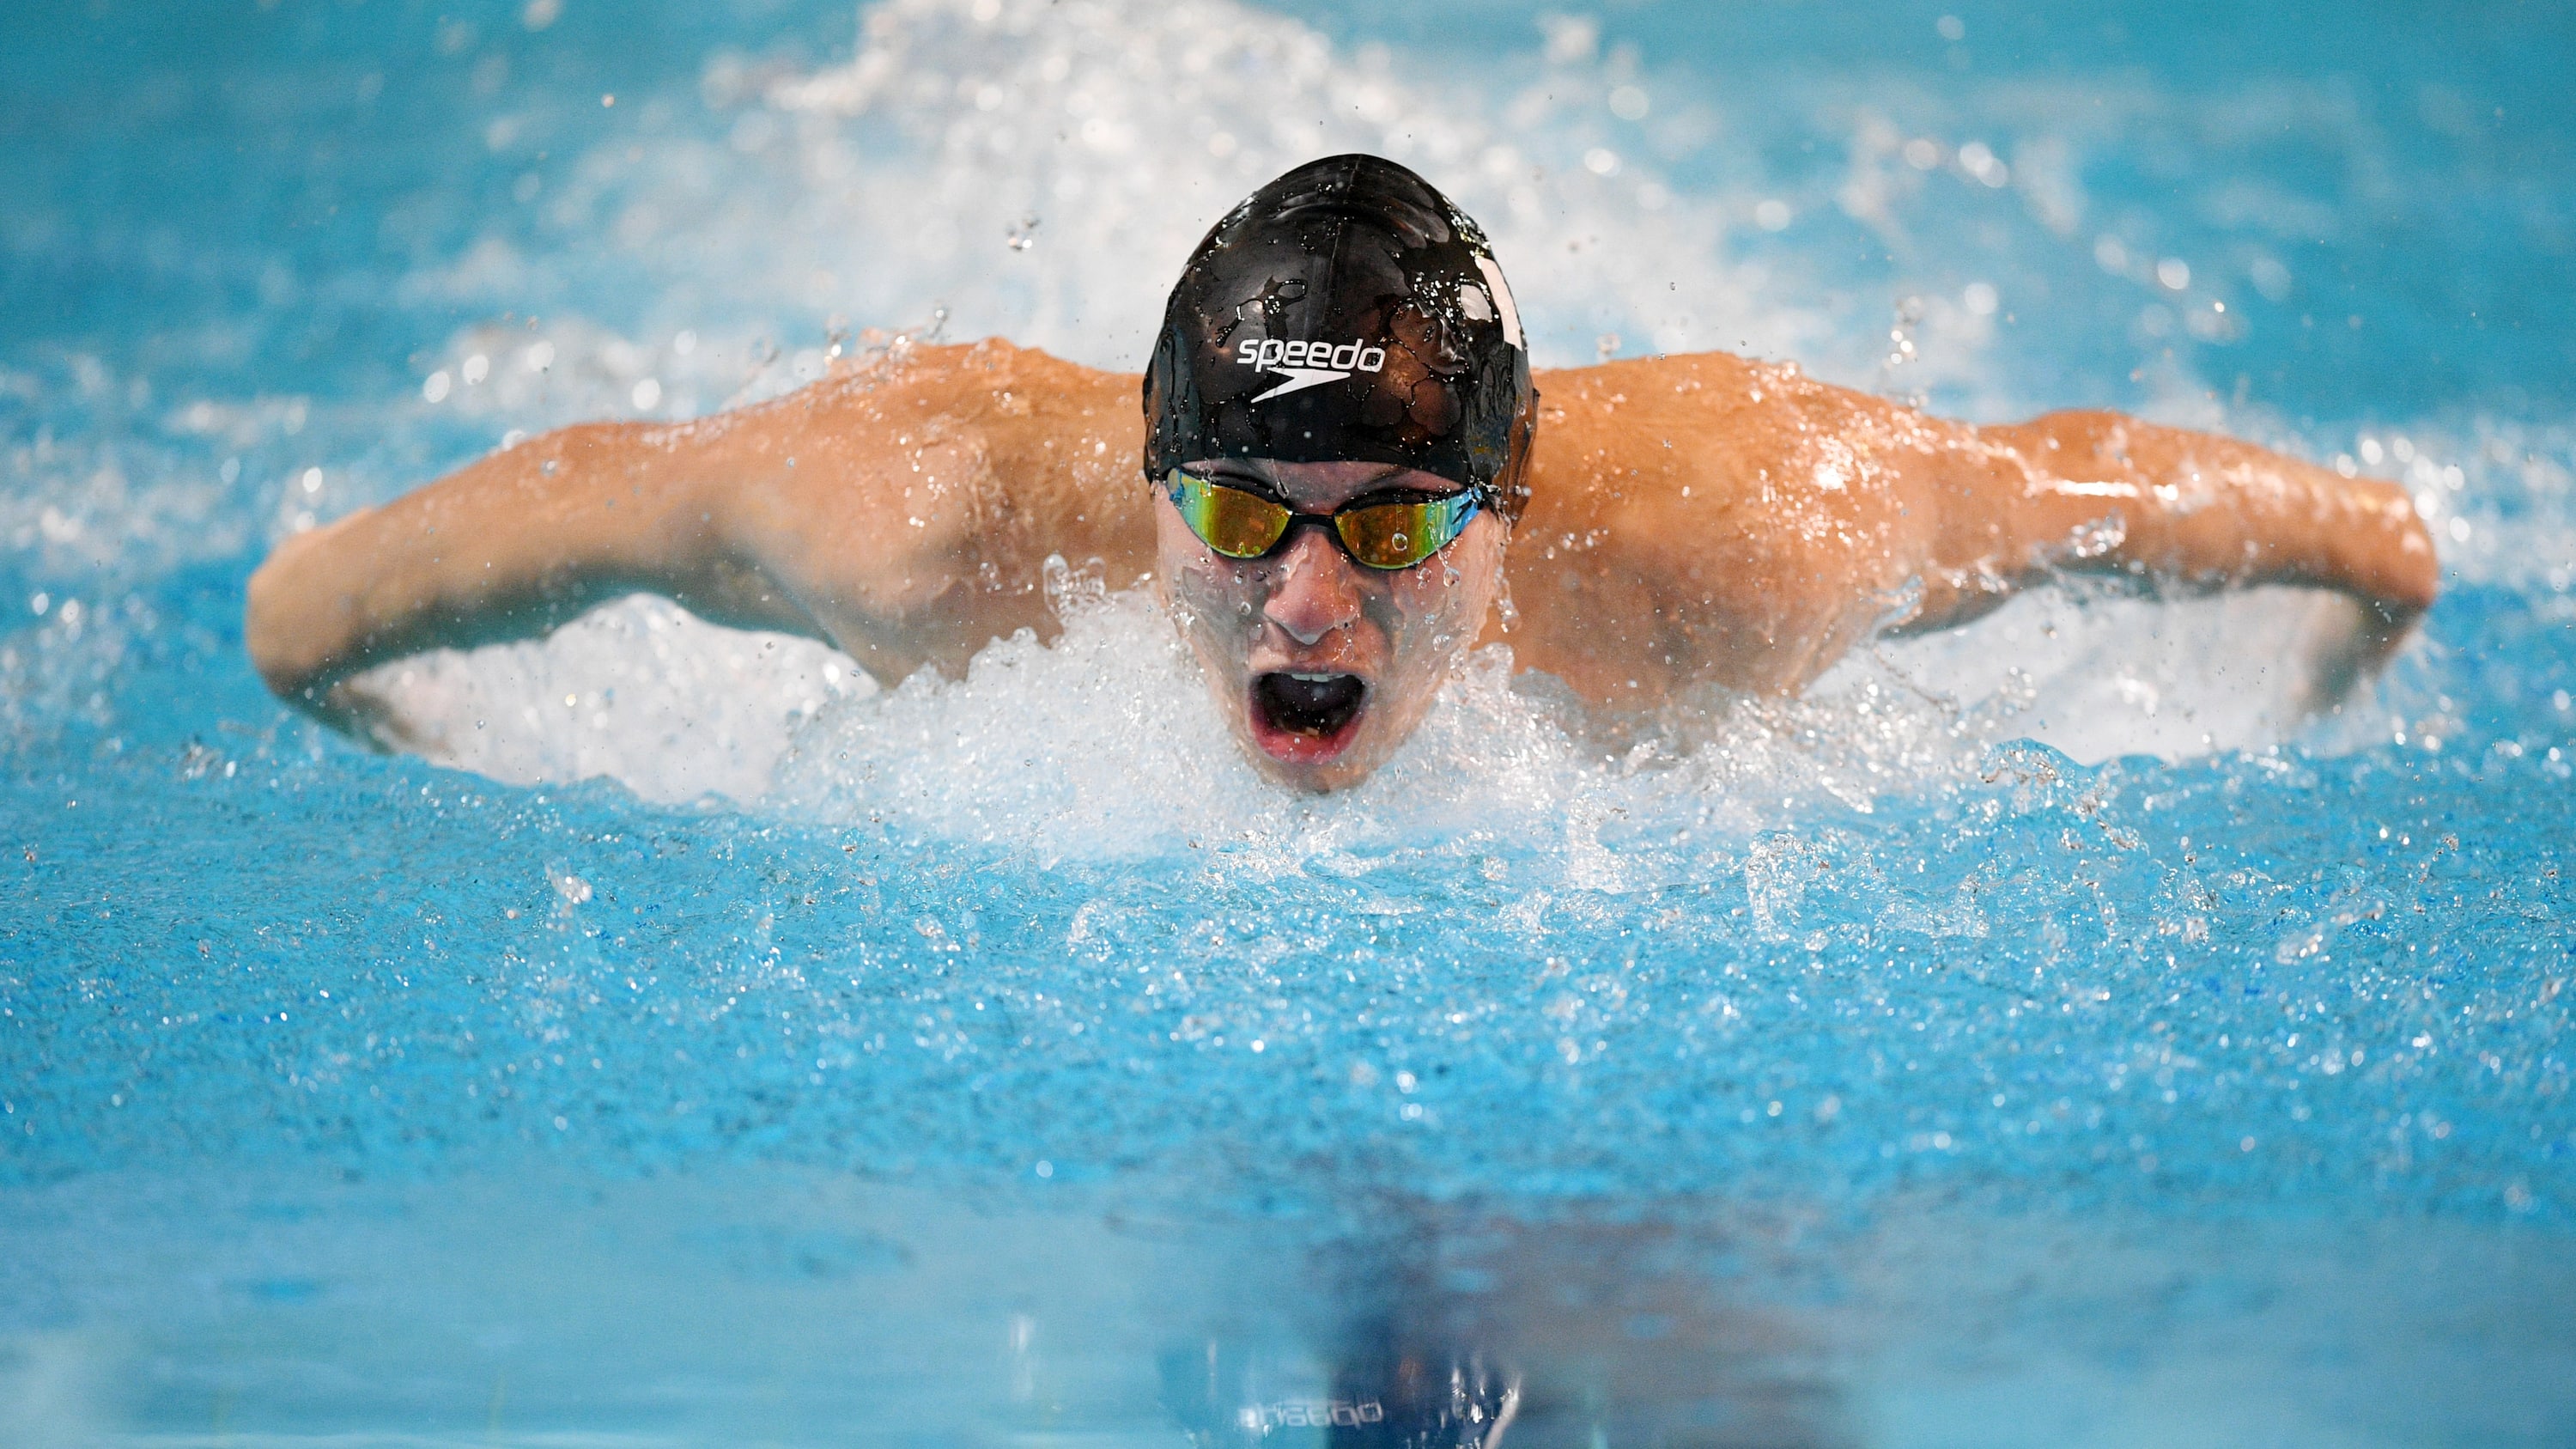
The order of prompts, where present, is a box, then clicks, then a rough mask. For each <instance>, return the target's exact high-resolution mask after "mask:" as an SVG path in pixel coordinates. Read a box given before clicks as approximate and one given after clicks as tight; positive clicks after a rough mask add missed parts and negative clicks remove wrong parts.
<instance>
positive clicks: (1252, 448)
mask: <svg viewBox="0 0 2576 1449" xmlns="http://www.w3.org/2000/svg"><path fill="white" fill-rule="evenodd" d="M1537 429H1538V391H1537V389H1535V388H1533V387H1532V386H1530V371H1529V346H1528V343H1527V341H1526V340H1525V339H1524V338H1523V337H1522V335H1521V321H1520V313H1519V311H1518V309H1516V308H1515V307H1514V306H1513V305H1512V294H1511V289H1510V288H1508V287H1506V286H1505V285H1503V273H1502V269H1501V268H1500V267H1497V266H1495V265H1494V253H1493V249H1492V248H1491V247H1490V246H1488V245H1487V244H1486V242H1485V234H1484V233H1483V232H1482V231H1481V230H1479V229H1478V228H1477V226H1476V223H1475V222H1473V221H1471V220H1469V219H1468V218H1467V216H1466V215H1465V214H1464V213H1462V212H1460V211H1459V210H1458V208H1457V207H1455V206H1453V205H1451V204H1450V202H1449V198H1447V197H1445V196H1443V195H1441V194H1440V193H1439V192H1438V191H1437V190H1435V189H1433V187H1432V185H1431V183H1429V182H1427V181H1425V180H1423V179H1422V178H1421V177H1419V176H1416V175H1414V174H1413V173H1412V172H1411V171H1408V170H1406V169H1405V168H1403V167H1401V166H1398V165H1396V164H1395V163H1394V162H1392V161H1388V160H1384V159H1382V158H1380V157H1376V156H1334V157H1331V158H1328V159H1326V160H1322V161H1310V162H1308V163H1306V164H1305V165H1303V166H1300V167H1298V168H1297V169H1296V170H1294V171H1291V172H1289V173H1288V174H1287V175H1285V176H1282V177H1280V178H1279V179H1278V180H1276V181H1273V182H1271V183H1270V184H1269V185H1267V186H1264V187H1262V188H1261V189H1260V190H1259V191H1256V192H1254V193H1252V195H1251V196H1249V197H1247V198H1245V199H1244V201H1243V202H1242V204H1241V205H1238V206H1237V207H1235V209H1234V210H1233V211H1231V212H1229V213H1227V215H1226V217H1225V219H1224V220H1223V221H1220V222H1218V223H1217V224H1216V227H1215V229H1214V230H1212V231H1210V232H1209V233H1208V234H1207V238H1206V240H1204V241H1201V242H1200V243H1199V247H1198V250H1197V251H1196V252H1194V253H1192V254H1191V256H1190V261H1189V265H1188V266H1187V267H1186V268H1184V269H1183V270H1182V272H1181V280H1180V283H1179V285H1177V286H1175V287H1173V288H1172V299H1171V301H1170V303H1169V304H1168V305H1167V306H1166V307H1165V308H1164V311H1163V330H1162V335H1161V336H1160V337H1159V338H1157V339H1156V341H1155V344H1154V360H1153V363H1152V365H1151V366H1149V367H1148V368H1147V369H1146V371H1145V475H1146V476H1147V477H1149V478H1157V479H1159V478H1161V477H1162V476H1164V474H1165V473H1166V472H1168V471H1169V470H1170V469H1173V468H1176V467H1179V466H1181V465H1183V464H1185V463H1193V462H1199V461H1202V460H1205V459H1210V458H1269V459H1274V460H1276V461H1279V462H1283V463H1328V462H1342V461H1351V462H1363V463H1394V464H1398V465H1401V466H1403V467H1407V468H1419V469H1421V470H1422V471H1423V472H1426V473H1431V474H1436V475H1437V476H1439V477H1443V478H1448V479H1453V480H1455V481H1457V482H1460V483H1464V484H1466V485H1468V486H1469V487H1472V488H1477V489H1481V490H1483V491H1484V492H1485V493H1486V494H1487V495H1488V496H1489V497H1490V499H1491V500H1492V503H1493V505H1494V506H1495V507H1496V508H1497V509H1499V510H1500V511H1501V512H1502V513H1503V515H1504V517H1505V518H1506V519H1510V518H1516V517H1518V516H1519V514H1520V509H1521V503H1522V500H1523V499H1524V498H1525V497H1526V496H1527V492H1528V490H1527V488H1526V487H1525V486H1524V484H1523V482H1522V475H1523V474H1524V473H1525V472H1526V470H1527V468H1528V464H1529V451H1530V442H1531V439H1532V438H1533V437H1534V436H1535V435H1536V432H1537Z"/></svg>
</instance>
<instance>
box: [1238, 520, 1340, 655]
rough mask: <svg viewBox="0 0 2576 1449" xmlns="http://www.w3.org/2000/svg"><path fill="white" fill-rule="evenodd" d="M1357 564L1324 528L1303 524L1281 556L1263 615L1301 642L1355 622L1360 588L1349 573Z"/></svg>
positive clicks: (1309, 640)
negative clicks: (1334, 544)
mask: <svg viewBox="0 0 2576 1449" xmlns="http://www.w3.org/2000/svg"><path fill="white" fill-rule="evenodd" d="M1354 567H1356V565H1354V564H1352V562H1351V561H1350V560H1349V559H1347V558H1345V557H1343V556H1342V551H1341V550H1340V549H1338V548H1336V547H1334V546H1333V541H1332V540H1331V539H1329V538H1326V537H1325V536H1324V531H1323V530H1322V529H1320V528H1301V529H1299V530H1298V531H1297V536H1296V537H1295V538H1293V539H1291V540H1289V542H1288V548H1287V551H1286V553H1285V554H1283V555H1282V556H1281V558H1280V561H1279V572H1278V573H1277V574H1276V575H1275V576H1274V577H1275V578H1276V579H1277V582H1276V583H1275V584H1273V585H1272V586H1271V590H1270V598H1269V601H1268V602H1266V603H1264V604H1263V605H1262V606H1261V616H1262V617H1263V618H1265V619H1268V620H1269V621H1270V622H1271V623H1273V624H1276V625H1278V626H1279V627H1280V628H1281V629H1282V630H1284V631H1286V633H1287V635H1288V637H1289V638H1291V639H1294V640H1296V641H1297V642H1298V644H1300V645H1301V646H1302V645H1311V644H1313V643H1315V642H1316V641H1317V640H1319V639H1321V638H1323V637H1324V636H1325V635H1327V634H1330V633H1332V632H1333V631H1334V630H1335V629H1340V628H1345V627H1347V626H1349V625H1351V624H1354V623H1357V622H1358V621H1359V617H1360V591H1359V581H1358V580H1357V579H1355V578H1353V577H1352V576H1351V571H1352V569H1353V568H1354Z"/></svg>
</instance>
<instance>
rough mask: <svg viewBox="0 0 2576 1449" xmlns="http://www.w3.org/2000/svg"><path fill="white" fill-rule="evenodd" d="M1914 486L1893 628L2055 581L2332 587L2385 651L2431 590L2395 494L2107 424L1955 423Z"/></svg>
mask: <svg viewBox="0 0 2576 1449" xmlns="http://www.w3.org/2000/svg"><path fill="white" fill-rule="evenodd" d="M1925 476H1926V481H1927V482H1928V483H1929V484H1930V488H1929V490H1928V491H1930V492H1931V493H1933V494H1934V495H1935V497H1934V499H1933V500H1930V501H1931V503H1932V508H1933V511H1934V513H1935V515H1936V517H1937V519H1938V522H1937V524H1936V532H1935V536H1934V538H1933V539H1932V540H1931V542H1930V552H1931V555H1932V557H1931V560H1930V562H1931V567H1930V568H1929V569H1927V570H1926V572H1925V575H1924V581H1925V592H1924V597H1923V599H1922V601H1921V604H1920V606H1919V608H1918V610H1917V612H1916V614H1915V616H1914V618H1913V619H1912V620H1910V621H1909V622H1908V625H1907V627H1908V628H1938V627H1942V626H1944V625H1947V624H1952V623H1958V622H1963V621H1964V620H1966V619H1968V618H1973V617H1975V616H1976V615H1977V614H1980V613H1983V612H1985V610H1986V609H1988V608H1991V607H1993V606H1994V605H1995V604H1997V603H2000V602H2001V601H2002V599H2003V598H2004V597H2005V596H2006V595H2008V594H2009V593H2010V592H2011V591H2012V590H2013V589H2014V588H2015V587H2017V586H2018V585H2019V584H2020V583H2021V582H2023V581H2025V580H2027V579H2030V578H2032V577H2036V576H2038V575H2041V574H2044V573H2046V572H2048V571H2051V570H2065V571H2081V572H2099V573H2118V574H2124V575H2128V576H2132V577H2136V578H2140V579H2142V580H2146V581H2151V582H2154V583H2157V584H2161V585H2178V586H2181V587H2183V588H2187V589H2194V590H2215V589H2223V588H2232V587H2238V586H2242V585H2250V584H2266V583H2287V584H2307V585H2312V586H2316V587H2322V588H2329V589H2335V590H2339V591H2341V592H2343V593H2345V594H2348V595H2350V596H2351V597H2352V598H2353V599H2355V600H2356V601H2357V602H2359V603H2360V604H2362V605H2363V606H2364V609H2365V611H2366V613H2367V614H2368V616H2369V618H2370V619H2371V621H2372V632H2373V634H2374V636H2375V641H2376V644H2377V645H2378V646H2380V647H2383V648H2384V647H2385V646H2387V645H2391V644H2393V643H2394V642H2395V641H2396V640H2398V639H2400V638H2402V637H2403V636H2404V634H2405V631H2406V629H2407V628H2408V627H2409V626H2410V625H2411V624H2412V623H2413V622H2414V620H2415V619H2416V618H2417V617H2418V616H2419V615H2421V614H2422V613H2423V612H2424V610H2426V609H2427V608H2429V607H2431V605H2432V603H2433V598H2434V595H2435V593H2436V592H2437V590H2438V588H2439V583H2440V576H2439V569H2438V564H2437V561H2436V559H2435V557H2434V552H2433V542H2432V537H2431V535H2430V533H2429V532H2428V531H2427V530H2426V529H2425V527H2424V522H2423V520H2422V519H2421V518H2419V517H2417V516H2416V513H2415V508H2414V505H2413V503H2412V502H2411V501H2410V500H2409V499H2408V498H2407V496H2406V494H2405V492H2404V491H2403V490H2402V489H2400V488H2398V487H2397V486H2396V485H2395V484H2392V483H2386V482H2382V481H2379V480H2377V479H2368V478H2358V479H2356V478H2344V477H2341V476H2338V475H2337V474H2334V473H2331V472H2328V471H2327V470H2325V469H2322V468H2318V467H2316V466H2314V465H2312V464H2308V463H2303V462H2300V461H2299V460H2297V459H2295V458H2288V457H2284V456H2282V455H2281V454H2278V453H2274V452H2271V451H2269V450H2267V449H2263V448H2258V447H2255V446H2253V445H2252V444H2249V443H2241V442H2237V441H2235V440H2234V439H2230V438H2222V437H2215V436H2212V435H2210V434H2206V433H2194V432H2188V431H2185V430H2183V429H2180V428H2167V427H2159V426H2157V425H2155V424H2152V423H2142V422H2139V421H2136V420H2135V419H2132V418H2126V417H2122V416H2120V415H2119V414H2116V413H2108V412H2062V413H2051V414H2049V415H2047V416H2045V417H2042V418H2038V419H2036V420H2034V421H2031V422H2028V423H2022V424H2017V425H2013V426H2007V427H1986V428H1959V429H1956V430H1955V441H1953V442H1951V443H1950V444H1949V445H1948V446H1947V447H1945V448H1942V449H1939V450H1937V451H1936V456H1935V457H1934V458H1933V460H1932V462H1931V466H1930V468H1929V469H1928V470H1927V473H1926V475H1925Z"/></svg>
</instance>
